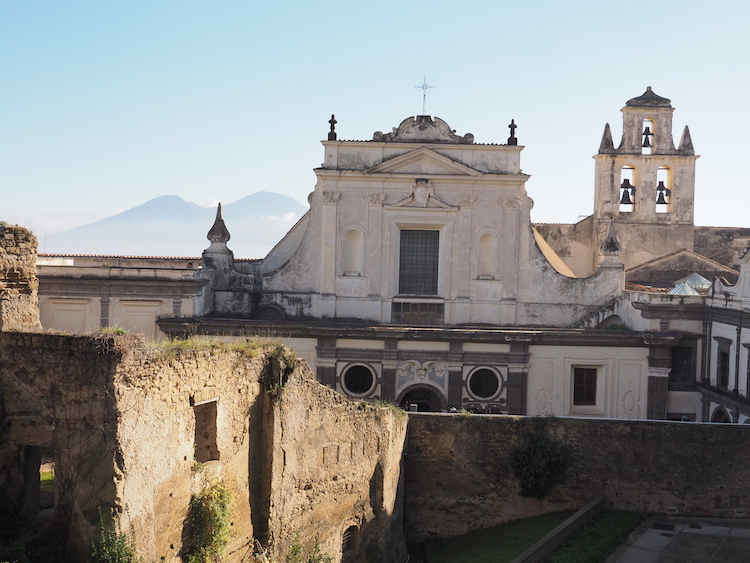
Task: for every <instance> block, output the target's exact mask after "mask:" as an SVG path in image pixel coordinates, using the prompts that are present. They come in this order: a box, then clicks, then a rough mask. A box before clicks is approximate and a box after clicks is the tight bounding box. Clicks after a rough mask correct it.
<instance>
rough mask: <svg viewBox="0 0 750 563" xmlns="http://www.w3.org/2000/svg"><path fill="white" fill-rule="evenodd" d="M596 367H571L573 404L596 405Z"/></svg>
mask: <svg viewBox="0 0 750 563" xmlns="http://www.w3.org/2000/svg"><path fill="white" fill-rule="evenodd" d="M597 373H598V370H597V368H582V367H576V368H573V404H574V405H596V377H597Z"/></svg>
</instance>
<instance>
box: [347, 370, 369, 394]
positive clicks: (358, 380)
mask: <svg viewBox="0 0 750 563" xmlns="http://www.w3.org/2000/svg"><path fill="white" fill-rule="evenodd" d="M373 383H375V376H374V375H373V374H372V371H371V370H370V368H368V367H365V366H352V367H350V368H348V369H347V370H346V371H345V372H344V387H345V388H346V390H347V391H349V393H351V394H352V395H365V394H366V393H368V392H369V391H370V390H371V389H372V386H373Z"/></svg>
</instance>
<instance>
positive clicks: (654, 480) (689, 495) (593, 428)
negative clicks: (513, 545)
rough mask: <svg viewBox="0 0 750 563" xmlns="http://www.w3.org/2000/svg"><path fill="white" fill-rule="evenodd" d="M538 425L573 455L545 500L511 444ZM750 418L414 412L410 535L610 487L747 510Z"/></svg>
mask: <svg viewBox="0 0 750 563" xmlns="http://www.w3.org/2000/svg"><path fill="white" fill-rule="evenodd" d="M534 430H537V431H541V432H543V433H545V434H547V435H549V436H552V437H554V438H556V439H558V440H560V441H561V442H562V443H563V445H564V448H565V451H566V454H567V457H568V460H569V462H568V466H567V469H566V471H565V472H564V474H563V475H562V476H561V481H560V482H559V483H558V484H557V485H555V486H554V488H553V489H552V491H551V492H550V494H549V495H547V496H546V497H545V498H544V499H542V500H537V499H531V498H527V497H522V496H520V495H519V487H518V483H517V481H516V479H515V477H514V476H513V474H512V472H511V469H510V467H509V465H508V454H509V452H510V450H511V448H513V446H514V445H515V444H518V443H519V442H520V440H521V437H522V436H523V435H524V434H525V433H528V432H530V431H534ZM748 440H750V426H747V425H735V424H726V425H719V424H696V423H669V422H651V421H625V420H596V421H592V420H586V419H576V418H545V417H542V418H537V417H534V418H515V417H506V416H478V415H472V416H461V415H427V414H424V415H423V414H417V415H410V417H409V437H408V449H407V454H406V483H407V486H406V501H405V502H406V506H405V514H406V536H407V540H408V541H410V542H415V543H416V542H421V541H424V540H426V539H429V538H433V537H451V536H456V535H460V534H464V533H466V532H468V531H471V530H476V529H480V528H488V527H492V526H495V525H497V524H500V523H502V522H506V521H509V520H515V519H517V518H525V517H529V516H533V515H537V514H541V513H545V512H552V511H557V510H564V509H570V508H580V507H582V506H583V505H584V504H586V503H587V502H589V501H590V500H592V499H593V498H595V497H597V496H599V495H604V496H605V497H606V498H607V502H608V504H609V506H610V507H613V508H617V509H623V510H632V511H636V512H643V513H649V512H654V513H660V514H672V515H678V516H686V515H690V516H702V517H721V518H745V517H748V516H750V490H748V487H747V483H748V481H749V480H750V448H747V446H746V445H747V443H748Z"/></svg>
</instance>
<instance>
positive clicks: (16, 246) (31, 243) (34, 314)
mask: <svg viewBox="0 0 750 563" xmlns="http://www.w3.org/2000/svg"><path fill="white" fill-rule="evenodd" d="M36 248H37V243H36V237H35V236H34V235H33V234H31V231H28V230H26V229H23V228H21V227H2V226H0V331H2V330H40V329H41V328H42V327H41V325H40V324H39V309H38V301H37V289H38V288H39V281H38V280H37V278H36Z"/></svg>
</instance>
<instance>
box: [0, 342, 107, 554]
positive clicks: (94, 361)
mask: <svg viewBox="0 0 750 563" xmlns="http://www.w3.org/2000/svg"><path fill="white" fill-rule="evenodd" d="M109 343H110V341H109V339H107V338H81V337H72V336H63V335H50V334H28V333H11V332H4V333H0V506H3V507H5V508H4V510H8V511H12V512H13V513H14V514H16V515H17V516H20V515H21V514H26V515H28V516H33V515H34V514H35V512H36V511H37V510H38V509H39V506H38V504H39V498H38V496H39V461H40V459H38V458H37V459H36V465H34V464H33V463H31V460H30V459H29V457H30V454H31V453H33V452H34V450H35V449H36V450H38V448H40V447H47V448H49V449H50V450H54V452H55V454H54V461H55V485H56V496H57V502H56V511H55V514H54V516H53V517H52V522H57V523H58V527H57V531H58V532H59V533H60V536H58V537H62V541H61V545H60V548H61V550H62V552H63V554H66V555H68V556H70V557H72V558H75V557H87V555H88V554H89V553H90V550H91V547H90V542H91V537H92V536H91V534H92V532H93V525H94V524H95V523H96V522H97V520H98V507H99V505H100V504H105V505H107V504H109V503H112V502H113V499H114V498H115V496H116V490H115V482H114V478H113V471H112V465H113V463H112V460H113V457H114V453H115V450H116V447H115V441H116V438H115V425H114V424H112V422H113V421H114V420H116V411H115V407H114V401H113V398H112V380H113V374H114V371H115V369H116V364H117V356H118V354H117V353H116V352H115V351H114V350H112V349H111V348H110V345H109ZM34 471H36V475H35V479H36V480H34V475H33V472H34ZM35 495H36V497H35ZM59 524H62V527H60V526H59ZM68 527H69V530H68ZM68 531H70V538H71V539H70V541H67V540H65V538H66V537H67V536H68ZM50 543H51V542H50ZM61 560H62V559H61Z"/></svg>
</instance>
